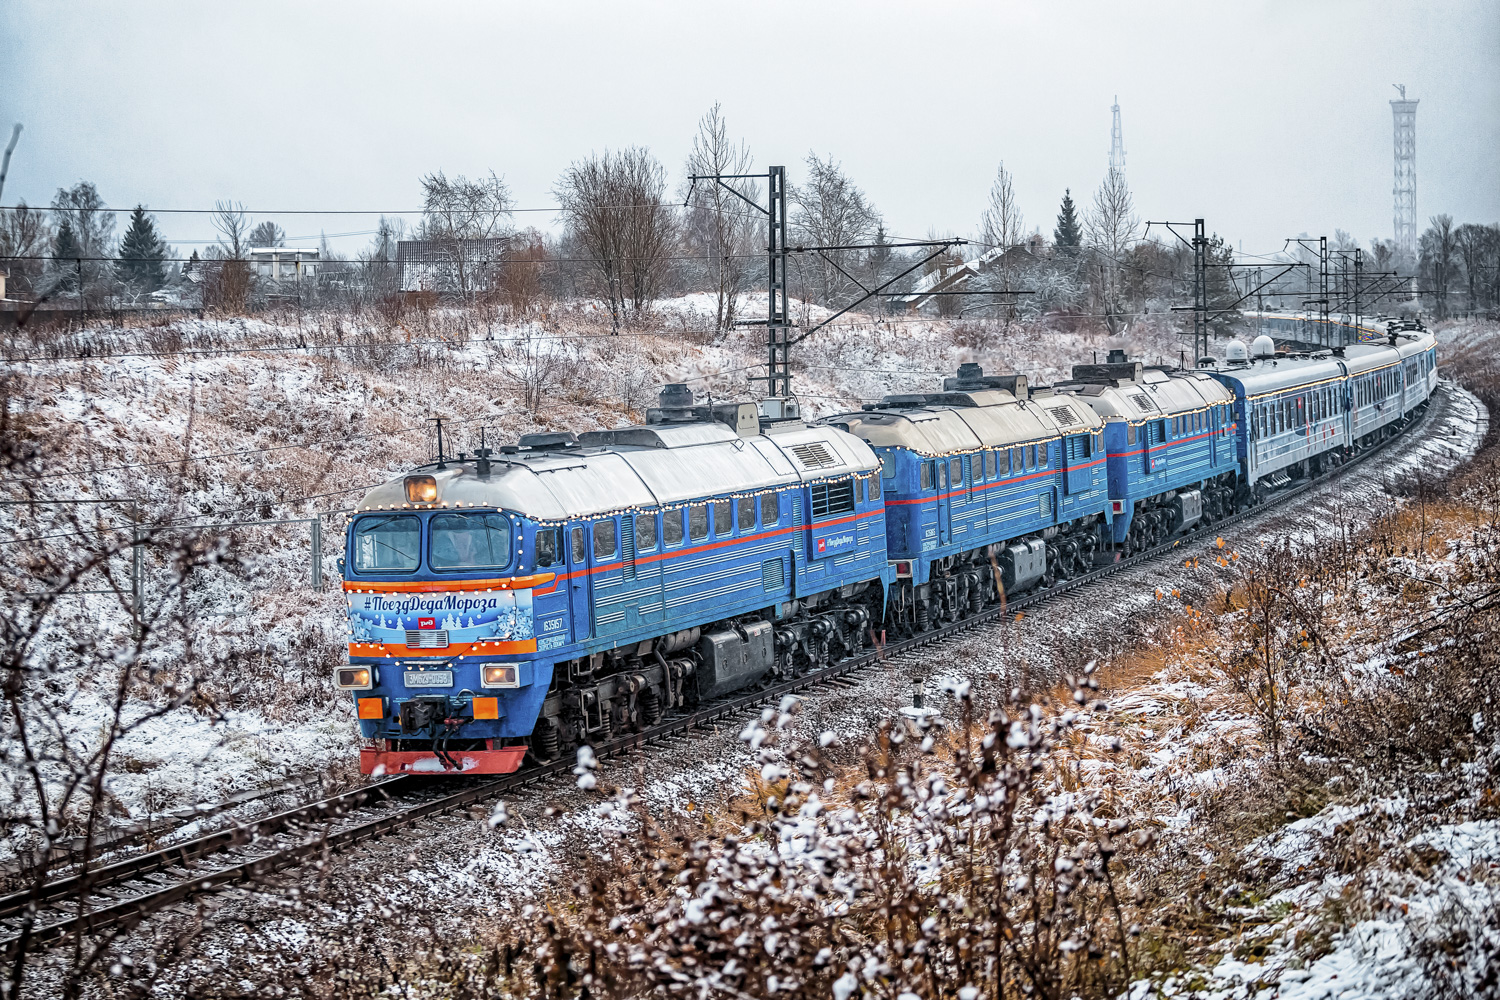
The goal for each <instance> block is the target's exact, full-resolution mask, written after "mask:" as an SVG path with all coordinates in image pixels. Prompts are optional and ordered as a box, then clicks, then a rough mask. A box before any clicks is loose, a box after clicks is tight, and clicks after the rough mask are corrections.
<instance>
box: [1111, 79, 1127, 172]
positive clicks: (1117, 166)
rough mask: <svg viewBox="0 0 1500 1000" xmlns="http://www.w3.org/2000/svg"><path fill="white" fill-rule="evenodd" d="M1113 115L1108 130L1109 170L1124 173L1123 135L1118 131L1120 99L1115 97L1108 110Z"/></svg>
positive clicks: (1117, 96)
mask: <svg viewBox="0 0 1500 1000" xmlns="http://www.w3.org/2000/svg"><path fill="white" fill-rule="evenodd" d="M1109 110H1110V111H1111V112H1112V113H1113V114H1114V122H1113V124H1111V125H1110V129H1109V169H1111V170H1118V171H1120V173H1122V174H1123V173H1124V172H1125V135H1124V133H1123V132H1121V131H1120V98H1119V95H1118V94H1117V95H1115V103H1114V106H1113V107H1112V108H1110V109H1109Z"/></svg>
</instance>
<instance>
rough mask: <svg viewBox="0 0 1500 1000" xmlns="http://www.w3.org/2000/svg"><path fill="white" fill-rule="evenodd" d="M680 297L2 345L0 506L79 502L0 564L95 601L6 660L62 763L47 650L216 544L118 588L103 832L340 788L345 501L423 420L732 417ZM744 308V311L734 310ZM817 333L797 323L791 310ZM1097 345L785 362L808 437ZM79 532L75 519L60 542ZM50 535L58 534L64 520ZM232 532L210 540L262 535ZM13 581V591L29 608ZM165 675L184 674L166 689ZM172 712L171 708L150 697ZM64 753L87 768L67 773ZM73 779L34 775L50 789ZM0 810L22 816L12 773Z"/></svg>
mask: <svg viewBox="0 0 1500 1000" xmlns="http://www.w3.org/2000/svg"><path fill="white" fill-rule="evenodd" d="M700 298H702V297H693V296H689V297H686V298H685V299H682V300H675V301H671V302H667V303H664V304H663V305H662V306H661V308H660V309H659V311H658V314H657V319H656V320H655V322H654V323H653V324H651V325H650V326H647V327H645V328H635V329H627V330H624V331H622V332H621V333H620V334H619V335H615V334H613V333H612V331H611V330H610V329H609V327H608V326H607V324H606V322H605V317H604V316H603V315H602V313H601V312H600V311H599V310H597V309H590V308H587V307H563V308H560V309H558V310H557V311H555V312H552V313H547V314H541V315H538V316H536V317H534V318H531V319H528V320H525V321H516V322H480V321H477V320H475V319H474V318H473V317H466V316H458V315H446V314H442V313H437V312H435V313H433V314H430V315H426V316H423V317H421V322H420V323H419V322H418V321H417V319H416V318H413V317H410V316H408V317H406V318H405V319H404V320H402V321H400V322H397V323H386V322H383V321H377V320H375V319H373V318H366V319H364V320H361V319H359V318H354V317H348V316H327V315H312V316H290V317H287V318H285V319H282V320H276V319H225V320H177V321H173V322H172V323H170V324H167V325H166V326H157V327H148V328H130V329H119V328H110V327H107V326H93V327H90V328H87V329H85V330H82V331H72V332H70V333H66V334H63V333H57V334H48V333H46V332H41V333H32V334H30V336H31V338H32V341H31V342H30V344H29V345H21V346H18V347H13V348H12V355H13V356H14V357H18V358H20V357H24V358H26V359H28V360H17V361H14V362H13V363H12V364H11V365H10V372H11V375H10V380H9V383H8V385H7V387H6V393H7V397H8V398H7V406H8V410H9V412H10V413H11V414H13V415H14V418H15V426H16V427H17V429H18V430H19V431H20V434H21V436H22V438H23V439H24V440H25V441H26V442H27V443H28V444H29V445H31V446H33V447H34V448H35V450H36V452H37V456H36V458H35V459H34V461H31V462H30V463H29V464H28V465H27V466H26V467H25V470H24V475H20V476H15V477H13V478H11V479H9V480H8V481H7V483H6V486H7V487H8V490H9V495H10V496H11V497H12V498H14V499H20V498H23V497H24V498H27V499H43V500H56V499H62V498H69V499H72V500H80V499H81V500H93V501H102V502H99V503H96V504H93V505H91V506H89V507H87V508H80V507H78V506H73V505H54V506H47V505H41V506H36V507H27V508H13V509H24V510H26V514H25V516H22V517H17V518H15V519H13V520H12V522H11V524H10V530H9V532H8V535H9V537H8V539H7V541H8V542H9V543H10V545H11V547H12V550H13V551H28V550H31V551H34V547H38V546H41V547H48V546H50V547H52V548H49V549H47V551H48V552H49V553H52V554H56V555H58V556H59V558H61V559H63V560H64V561H66V559H67V553H68V550H69V548H70V546H71V547H73V548H77V546H73V541H74V539H75V538H77V537H80V536H79V534H78V533H79V532H80V531H82V532H84V534H86V535H88V537H89V542H88V544H89V545H91V546H94V547H95V548H105V547H113V548H114V549H116V550H117V551H116V553H115V554H114V555H113V556H111V557H110V558H109V559H107V560H105V562H106V564H107V566H108V567H109V568H110V569H111V570H112V574H113V578H112V581H109V582H106V581H104V580H103V579H102V577H101V576H100V575H99V574H98V573H95V574H93V575H91V576H89V577H88V578H87V580H86V581H85V583H84V584H83V585H80V586H79V587H78V588H77V589H86V590H87V589H109V588H114V589H116V590H118V591H119V592H120V593H118V594H70V595H69V596H66V597H64V598H62V599H61V600H60V601H59V602H58V603H57V606H56V608H55V609H53V610H49V612H48V614H47V616H46V619H45V621H43V622H41V624H40V628H39V631H38V635H37V638H36V640H35V642H34V643H33V645H32V646H31V648H30V650H29V652H28V654H27V655H28V657H29V658H30V659H31V660H32V661H33V662H36V663H45V664H48V665H49V667H48V669H49V670H51V672H52V673H53V674H54V676H55V678H56V683H55V684H54V685H53V686H52V688H51V689H49V692H48V693H47V694H46V695H45V698H44V700H46V702H47V703H46V704H45V705H44V706H39V707H40V708H43V709H45V711H46V712H48V713H51V715H52V717H53V719H54V721H55V723H56V725H57V727H58V731H59V732H61V733H67V734H69V735H70V738H71V739H72V740H73V743H74V751H75V753H78V752H84V751H88V750H89V749H91V748H97V745H98V743H99V741H100V740H102V739H103V734H104V733H106V732H107V731H108V729H109V728H110V718H111V716H112V713H113V709H114V694H115V692H114V690H113V688H112V687H111V686H110V685H109V684H108V683H98V680H99V679H98V678H96V677H94V676H91V675H89V674H88V673H87V672H85V673H84V674H81V675H80V674H78V672H77V671H73V672H72V673H70V670H69V667H68V664H69V663H70V662H72V660H70V654H69V653H68V648H69V645H70V644H71V643H72V642H74V641H76V640H77V638H78V637H79V636H88V637H90V638H89V641H90V642H91V643H93V644H94V648H95V649H96V650H107V649H108V648H110V647H111V646H115V647H119V648H124V647H126V646H128V644H129V643H128V637H129V634H130V615H129V611H130V600H131V595H130V583H129V580H130V568H129V562H130V552H129V542H130V530H131V526H132V525H133V524H136V523H141V524H145V525H150V526H152V529H153V530H152V541H153V546H154V548H153V552H154V551H155V548H160V549H162V550H166V549H170V548H171V547H172V546H175V545H186V544H189V543H190V542H194V541H197V542H200V543H203V544H205V545H210V546H213V545H220V544H222V546H223V548H222V552H221V553H220V554H219V555H217V556H215V558H214V559H213V560H210V562H211V564H210V565H207V566H204V567H201V568H199V569H197V570H195V571H194V572H193V573H192V574H191V575H190V577H189V578H188V579H187V580H186V582H185V584H184V585H183V586H181V587H178V586H176V585H175V583H174V582H173V581H174V578H173V574H172V570H171V567H170V566H168V565H167V564H166V562H164V561H163V558H164V557H158V556H156V555H151V556H148V558H147V559H146V565H145V571H144V573H143V574H142V581H143V601H144V605H145V611H146V614H147V616H148V617H151V616H159V618H160V620H162V621H163V622H164V623H166V622H168V621H169V620H170V622H172V623H174V625H175V626H176V627H174V628H167V627H166V625H165V624H164V626H163V630H162V633H161V634H162V638H161V640H160V641H159V642H158V643H157V645H156V647H155V648H153V649H151V650H148V651H146V652H145V653H144V655H145V657H146V658H147V659H148V660H149V661H150V662H151V664H152V667H153V670H154V671H156V672H155V673H153V677H154V678H155V677H159V676H167V675H169V674H170V675H171V676H172V678H173V679H172V683H173V685H175V686H174V687H173V688H172V689H171V692H168V691H166V690H165V689H163V688H161V687H159V686H153V684H152V683H146V684H142V685H140V686H139V687H138V688H137V689H136V690H134V691H133V692H132V697H131V699H130V700H129V703H128V704H126V705H125V706H124V720H125V721H126V723H127V724H129V723H131V722H132V721H133V720H143V721H140V723H139V725H137V726H135V727H134V728H131V729H130V731H129V732H127V733H126V734H125V735H124V736H123V738H122V739H120V740H119V742H118V744H117V746H116V747H115V749H114V753H115V761H116V766H115V767H113V768H112V769H111V776H110V780H109V783H108V790H109V797H110V799H111V803H110V811H111V814H112V815H113V816H114V817H115V818H116V819H117V820H118V821H119V822H121V823H126V824H130V823H138V822H140V821H142V820H145V819H148V818H149V817H151V816H153V815H157V814H160V813H164V812H169V811H172V810H176V809H180V808H182V807H184V806H189V805H192V804H194V803H213V802H217V801H220V800H222V799H223V798H225V797H226V796H227V795H229V794H231V793H234V792H238V791H241V790H243V789H245V788H247V787H259V786H264V787H271V786H274V785H277V784H279V783H281V782H284V781H286V780H288V779H289V778H294V777H306V776H308V775H318V774H322V775H324V776H325V777H327V778H328V779H330V780H333V781H335V782H339V781H349V780H356V779H357V775H355V774H354V772H353V763H354V759H355V755H354V753H353V737H354V731H355V729H354V724H353V719H352V712H351V709H350V706H349V704H348V702H347V699H345V698H343V697H340V696H339V695H338V694H337V692H335V691H334V690H333V689H332V687H331V684H330V675H331V670H332V667H333V665H334V664H335V663H337V662H338V661H339V659H340V658H341V657H342V655H343V638H344V624H343V620H342V602H341V598H340V595H339V593H338V592H337V589H336V586H337V565H336V560H337V557H338V555H339V553H340V551H341V547H342V538H341V535H342V531H343V528H344V524H345V521H344V519H343V518H342V517H341V516H340V513H339V512H341V511H344V510H347V509H348V508H349V507H350V506H351V505H352V503H353V502H354V501H355V500H357V498H358V496H359V492H360V489H361V488H362V487H364V486H367V485H371V484H374V483H378V482H380V481H382V480H384V479H387V478H389V477H391V476H393V475H396V474H398V473H400V472H401V471H403V470H405V469H408V468H410V467H412V466H413V465H415V464H418V463H421V462H424V461H427V460H428V458H429V454H430V450H431V442H432V432H431V425H430V424H429V423H428V421H429V418H431V417H434V416H441V417H444V418H445V420H446V423H447V432H446V440H447V444H448V448H449V450H450V451H451V450H471V449H472V448H473V447H475V446H477V445H478V443H479V441H480V439H481V428H482V429H483V440H485V441H486V442H487V443H489V444H491V445H493V444H495V443H496V442H497V441H506V440H514V439H515V438H516V437H517V436H518V435H520V434H522V433H526V432H529V431H534V430H554V429H563V428H567V429H574V430H587V429H593V428H599V427H609V426H617V425H620V424H623V423H627V422H630V421H633V420H638V419H640V416H641V414H642V412H643V410H644V408H645V406H646V405H648V404H651V403H653V402H654V399H655V393H656V392H657V391H658V390H659V389H660V387H661V386H662V385H664V384H666V383H668V382H674V381H687V382H689V384H690V385H691V386H692V387H693V388H694V389H695V390H696V391H697V392H698V393H699V394H700V398H701V397H705V396H706V397H711V398H713V399H715V400H724V399H734V398H747V397H750V396H752V395H754V394H755V390H754V389H753V383H750V382H749V380H748V376H750V375H752V374H755V371H756V369H757V368H758V367H759V366H760V364H761V363H762V353H763V348H762V346H761V343H760V341H759V339H758V334H757V333H756V332H755V331H754V330H753V329H744V330H739V331H735V332H733V333H731V334H729V335H727V336H724V337H721V338H717V339H716V338H715V337H713V336H712V335H711V334H709V333H707V332H705V331H706V330H707V329H708V327H709V326H710V324H709V322H708V321H707V320H706V319H705V317H704V315H703V313H702V308H703V306H704V305H705V303H704V302H700V301H699V299H700ZM756 302H758V300H753V299H752V300H749V301H748V302H747V304H746V307H745V308H750V309H753V308H754V307H755V303H756ZM813 312H814V313H816V312H817V311H816V310H813ZM1126 342H1127V343H1128V344H1129V345H1130V346H1131V347H1132V349H1134V350H1137V351H1140V352H1144V353H1147V354H1149V355H1152V356H1156V355H1161V356H1167V357H1170V356H1174V354H1175V352H1176V349H1177V346H1178V339H1177V338H1176V337H1175V336H1174V335H1172V334H1171V333H1170V332H1169V331H1166V330H1165V329H1159V328H1156V327H1145V326H1142V327H1141V328H1140V329H1139V330H1138V331H1137V333H1136V334H1135V335H1133V336H1132V337H1130V338H1127V341H1126ZM1116 343H1117V342H1116V341H1111V340H1109V339H1108V338H1107V337H1106V336H1105V335H1104V334H1103V333H1102V332H1101V333H1073V332H1060V331H1056V330H1050V329H1047V328H1044V327H1021V326H1012V327H1010V328H1005V327H1004V326H1003V325H1000V324H985V323H980V322H957V323H950V322H945V321H927V320H915V321H914V320H912V319H911V318H908V317H897V318H889V319H876V318H870V317H860V316H852V317H849V318H848V320H847V321H845V320H841V321H840V322H839V324H837V325H835V326H832V327H829V328H828V329H826V330H824V331H821V332H820V333H818V334H817V335H816V336H815V337H813V338H812V339H810V340H809V341H807V342H806V343H805V344H804V345H802V346H800V347H799V348H798V351H797V354H796V360H795V363H794V368H795V369H796V370H797V383H796V387H797V390H798V392H799V395H800V396H801V397H802V399H803V401H804V407H805V410H806V412H807V413H809V414H810V415H814V416H816V415H819V414H825V413H830V412H836V411H838V410H839V409H843V408H850V407H854V406H857V405H858V404H859V403H860V402H862V401H864V400H868V399H875V398H878V397H879V396H880V395H882V394H883V393H885V392H889V391H902V390H910V389H914V388H918V387H928V386H936V385H937V384H939V379H940V378H941V377H942V375H943V374H947V373H951V372H953V371H955V370H956V368H957V366H958V364H960V363H961V362H964V361H979V362H981V363H982V364H984V365H985V366H986V368H987V369H989V370H991V371H1012V370H1014V371H1022V372H1027V373H1030V374H1032V375H1033V378H1034V380H1036V381H1047V380H1050V379H1053V378H1055V377H1057V376H1059V375H1061V374H1063V373H1065V372H1066V370H1067V367H1068V366H1069V365H1071V364H1073V363H1075V362H1079V361H1087V360H1091V359H1092V358H1093V357H1094V355H1095V354H1096V353H1099V352H1102V351H1104V350H1106V349H1107V348H1108V347H1109V346H1115V344H1116ZM79 509H87V510H89V511H90V513H89V514H88V516H87V517H85V518H84V519H83V520H82V521H79V520H77V519H76V518H74V514H75V513H76V511H77V510H79ZM319 516H321V518H322V551H321V553H319V559H320V561H321V564H322V566H321V568H322V572H323V579H324V586H323V589H322V591H321V592H319V591H315V590H313V589H311V586H310V581H311V577H312V566H311V563H312V555H311V553H310V551H309V544H310V537H311V533H310V528H309V525H308V524H307V523H306V521H305V520H296V519H307V518H313V517H319ZM70 518H72V519H70ZM284 520H292V521H293V523H288V524H275V523H273V524H254V525H245V524H241V525H240V526H238V527H235V528H232V529H229V528H222V527H216V526H217V525H222V524H225V523H228V522H267V521H270V522H276V521H284ZM25 575H26V574H25V569H24V567H20V566H17V567H15V575H14V578H13V582H14V583H16V584H17V585H18V586H19V587H21V588H22V589H23V590H29V589H30V587H29V584H28V583H27V581H26V579H25ZM184 675H187V676H184ZM186 685H195V687H194V695H193V697H192V698H191V699H189V700H188V701H187V703H186V704H183V705H181V706H179V707H175V708H173V707H170V700H171V697H172V696H173V694H172V692H181V691H182V690H183V689H184V687H185V686H186ZM83 755H84V756H87V753H86V752H84V753H83ZM72 766H73V765H71V764H67V763H64V762H46V761H44V762H42V764H41V765H40V767H41V769H42V770H43V771H44V772H45V773H48V774H50V775H51V776H52V777H53V778H54V779H57V780H61V779H62V778H63V777H65V776H66V774H67V773H68V772H69V768H70V767H72ZM14 777H15V779H16V780H15V782H14V783H13V784H11V785H10V788H9V794H8V797H9V798H10V799H11V800H12V801H25V800H26V799H27V798H28V796H29V794H30V793H29V792H28V791H27V789H26V788H25V785H26V781H25V780H24V779H23V777H22V776H21V775H20V774H19V773H17V774H15V775H14Z"/></svg>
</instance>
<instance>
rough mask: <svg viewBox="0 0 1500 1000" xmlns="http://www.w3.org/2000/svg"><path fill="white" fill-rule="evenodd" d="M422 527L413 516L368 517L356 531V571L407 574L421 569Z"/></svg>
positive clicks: (361, 521) (356, 527) (360, 523)
mask: <svg viewBox="0 0 1500 1000" xmlns="http://www.w3.org/2000/svg"><path fill="white" fill-rule="evenodd" d="M421 537H422V524H421V522H420V521H418V520H417V519H416V518H415V517H412V516H411V515H410V514H403V515H397V516H394V517H365V518H361V519H360V521H359V524H358V525H356V526H355V528H354V569H355V571H356V572H359V573H407V572H410V571H411V570H414V569H416V568H417V560H418V556H419V554H420V552H421Z"/></svg>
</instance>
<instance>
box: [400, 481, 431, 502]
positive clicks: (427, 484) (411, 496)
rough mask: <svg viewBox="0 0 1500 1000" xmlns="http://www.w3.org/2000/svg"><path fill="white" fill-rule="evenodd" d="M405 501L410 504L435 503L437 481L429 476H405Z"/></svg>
mask: <svg viewBox="0 0 1500 1000" xmlns="http://www.w3.org/2000/svg"><path fill="white" fill-rule="evenodd" d="M406 499H408V500H410V501H411V502H412V503H437V480H436V479H434V478H432V477H431V476H407V477H406Z"/></svg>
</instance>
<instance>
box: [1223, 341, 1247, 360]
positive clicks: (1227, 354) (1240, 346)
mask: <svg viewBox="0 0 1500 1000" xmlns="http://www.w3.org/2000/svg"><path fill="white" fill-rule="evenodd" d="M1224 360H1225V361H1248V360H1250V352H1249V351H1248V350H1247V349H1246V347H1245V342H1244V341H1243V340H1231V341H1230V342H1229V343H1228V345H1227V346H1225V348H1224Z"/></svg>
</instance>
